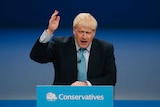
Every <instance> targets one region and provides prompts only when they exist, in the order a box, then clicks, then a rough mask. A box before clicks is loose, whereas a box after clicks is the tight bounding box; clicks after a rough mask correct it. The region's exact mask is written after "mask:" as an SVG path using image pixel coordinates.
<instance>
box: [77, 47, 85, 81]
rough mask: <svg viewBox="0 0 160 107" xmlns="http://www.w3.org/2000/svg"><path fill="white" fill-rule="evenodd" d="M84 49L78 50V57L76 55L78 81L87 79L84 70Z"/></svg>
mask: <svg viewBox="0 0 160 107" xmlns="http://www.w3.org/2000/svg"><path fill="white" fill-rule="evenodd" d="M84 50H85V49H80V50H79V57H78V80H79V81H86V80H87V72H86V61H85V57H84V55H83V53H84Z"/></svg>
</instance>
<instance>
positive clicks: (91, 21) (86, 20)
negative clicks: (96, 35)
mask: <svg viewBox="0 0 160 107" xmlns="http://www.w3.org/2000/svg"><path fill="white" fill-rule="evenodd" d="M97 25H98V24H97V21H96V19H95V18H94V17H93V16H92V15H91V14H90V13H80V14H78V15H77V16H76V17H75V19H74V21H73V28H76V27H77V26H85V27H89V28H91V29H93V30H96V29H97Z"/></svg>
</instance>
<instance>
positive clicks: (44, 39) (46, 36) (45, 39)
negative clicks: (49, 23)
mask: <svg viewBox="0 0 160 107" xmlns="http://www.w3.org/2000/svg"><path fill="white" fill-rule="evenodd" d="M52 37H53V34H51V35H50V34H48V33H47V32H46V30H44V31H43V33H42V35H41V36H40V39H39V42H40V43H47V42H49V41H50V40H51V38H52Z"/></svg>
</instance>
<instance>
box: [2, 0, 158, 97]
mask: <svg viewBox="0 0 160 107" xmlns="http://www.w3.org/2000/svg"><path fill="white" fill-rule="evenodd" d="M159 5H160V1H158V0H120V1H119V0H112V1H108V0H95V1H93V0H92V1H91V0H87V1H86V0H68V1H67V0H60V1H51V0H27V1H22V0H14V1H12V0H1V4H0V12H1V15H0V49H1V51H0V84H1V86H0V100H8V99H9V100H10V99H11V100H12V99H18V100H19V99H20V100H21V99H35V98H36V85H48V84H52V82H53V80H54V72H53V71H54V70H53V66H52V64H51V63H48V64H39V63H36V62H34V61H32V60H31V59H30V57H29V53H30V50H31V48H32V46H33V45H34V43H35V41H36V40H37V39H38V38H39V36H40V35H41V33H42V32H43V30H44V29H46V28H47V25H48V20H49V18H50V16H51V14H52V12H53V11H54V10H55V9H57V10H59V12H60V16H61V22H60V26H59V29H58V30H57V31H56V32H55V36H69V35H72V20H73V19H74V17H75V16H76V15H77V14H78V13H79V12H90V13H91V14H92V15H93V16H95V18H96V19H97V21H98V24H99V26H98V29H97V35H96V37H97V38H100V39H103V40H106V41H108V42H111V43H112V44H113V45H114V48H115V57H116V64H117V70H118V75H117V79H118V81H117V85H116V87H115V99H117V100H160V91H159V90H160V85H159V84H160V78H159V76H160V20H159V19H160V14H159V13H160V6H159Z"/></svg>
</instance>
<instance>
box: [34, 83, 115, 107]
mask: <svg viewBox="0 0 160 107" xmlns="http://www.w3.org/2000/svg"><path fill="white" fill-rule="evenodd" d="M113 94H114V92H113V86H59V85H58V86H57V85H56V86H55V85H38V86H37V89H36V97H37V101H36V103H37V107H113Z"/></svg>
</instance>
